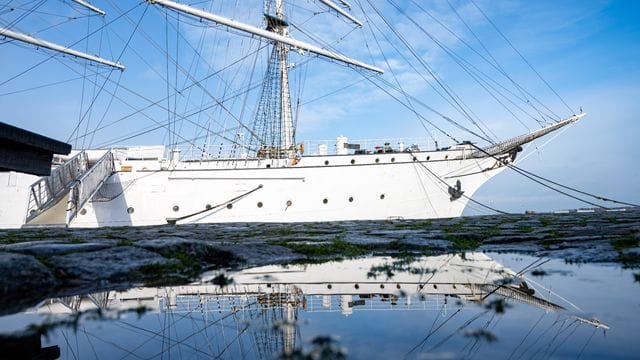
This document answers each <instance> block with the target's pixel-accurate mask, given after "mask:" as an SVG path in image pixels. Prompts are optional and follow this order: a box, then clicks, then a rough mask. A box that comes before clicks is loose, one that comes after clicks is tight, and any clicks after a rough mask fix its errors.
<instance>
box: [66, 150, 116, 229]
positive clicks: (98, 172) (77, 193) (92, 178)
mask: <svg viewBox="0 0 640 360" xmlns="http://www.w3.org/2000/svg"><path fill="white" fill-rule="evenodd" d="M114 172H115V163H114V156H113V152H112V151H107V152H106V153H105V154H104V155H103V156H102V157H101V158H100V159H99V160H98V161H96V163H95V164H94V165H93V166H92V167H91V168H90V169H89V170H87V171H86V172H85V173H84V174H83V175H82V176H80V177H79V178H78V179H77V180H76V181H75V182H74V183H73V185H72V186H71V189H70V192H69V201H68V202H67V224H69V222H70V221H71V220H73V218H74V217H75V216H76V215H77V213H78V211H80V209H82V207H83V206H84V205H85V204H86V203H87V201H89V200H90V199H91V198H92V197H93V195H94V194H95V193H96V192H97V191H98V190H99V189H100V187H101V186H102V184H104V182H105V181H106V180H107V178H109V176H111V175H112V174H113V173H114Z"/></svg>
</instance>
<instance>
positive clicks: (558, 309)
mask: <svg viewBox="0 0 640 360" xmlns="http://www.w3.org/2000/svg"><path fill="white" fill-rule="evenodd" d="M491 256H492V257H489V256H488V255H486V254H483V253H466V254H451V255H443V256H431V257H410V258H391V257H370V258H363V259H356V260H344V261H339V262H328V263H323V264H305V265H287V266H264V267H257V268H252V269H245V270H242V271H238V272H232V273H227V274H226V276H227V277H228V278H230V279H231V281H230V283H229V284H228V285H216V284H214V283H219V281H220V279H221V277H220V276H219V274H210V276H205V277H204V278H203V281H201V282H199V283H197V284H191V285H186V286H172V287H160V288H132V289H129V290H126V291H106V292H100V293H95V294H90V295H78V296H70V297H64V298H55V299H50V300H47V301H45V302H43V303H42V304H40V305H39V306H37V307H36V308H33V309H30V310H29V311H26V312H24V313H21V314H15V315H11V316H6V317H3V318H0V326H1V327H0V328H1V329H2V333H3V334H4V335H3V338H2V339H1V340H0V342H1V343H2V346H0V347H1V348H2V349H3V350H4V353H3V354H5V355H7V354H9V353H11V354H14V353H15V354H22V355H25V354H28V356H31V355H38V356H40V358H57V356H60V357H61V358H69V359H71V358H142V359H147V358H161V357H163V358H164V357H166V358H230V359H235V358H268V359H271V358H277V357H285V358H303V357H304V356H308V355H311V356H319V355H320V354H322V353H324V354H325V355H329V357H328V358H340V357H343V356H346V357H348V358H469V357H478V358H486V357H489V356H494V357H497V358H507V357H510V358H513V359H520V358H525V359H526V358H531V357H541V358H545V359H546V358H565V357H570V358H576V356H580V357H582V358H597V357H600V356H603V355H605V356H606V355H607V353H606V352H605V353H603V352H602V351H603V348H604V347H606V346H607V345H611V344H610V343H609V344H607V342H606V339H604V340H603V338H605V337H604V336H603V334H605V333H606V331H607V330H608V329H609V326H607V325H605V324H604V323H603V322H600V321H599V320H596V319H595V318H594V317H593V316H588V315H586V314H585V313H584V312H582V311H580V310H579V309H578V307H577V306H575V305H573V304H572V302H570V301H569V300H565V298H567V299H570V300H572V301H575V302H579V300H580V299H575V298H571V295H572V294H571V293H562V294H558V295H556V293H555V291H556V290H557V292H558V293H561V292H562V291H561V289H559V288H556V289H549V288H545V287H543V286H542V285H540V284H538V281H539V282H544V280H547V278H544V279H542V280H541V279H539V278H535V279H531V278H529V277H526V278H525V277H524V276H523V275H522V274H526V273H527V272H529V271H531V270H532V269H534V268H536V267H537V265H540V264H541V262H540V260H538V259H535V258H529V257H522V256H520V257H518V259H520V260H519V261H520V262H514V264H512V267H513V268H517V269H518V270H519V271H520V270H522V271H520V272H516V271H514V270H512V269H509V268H507V267H505V266H503V265H502V264H501V263H499V262H498V261H496V260H494V259H495V258H500V257H502V258H507V257H509V258H511V259H512V260H513V259H514V258H516V256H515V255H499V254H493V255H491ZM522 259H524V260H522ZM515 265H517V266H518V267H519V268H518V267H516V266H515ZM562 265H564V266H565V267H567V268H569V267H570V265H566V264H561V263H560V262H558V264H557V266H562ZM560 270H562V269H560ZM570 271H571V270H568V271H567V270H564V272H563V271H558V273H559V274H560V275H552V276H551V277H553V276H555V278H556V280H558V279H559V280H560V281H565V282H566V283H572V284H573V285H572V286H567V289H572V288H573V287H575V279H573V278H571V277H567V276H566V273H567V272H570ZM618 271H619V269H618ZM563 277H564V280H562V279H561V278H563ZM214 278H215V281H212V280H213V279H214ZM552 280H553V279H552ZM585 284H587V283H586V282H585ZM555 286H557V284H556V285H555ZM632 286H633V285H632ZM572 291H573V290H572ZM577 293H580V291H578V292H577ZM561 295H562V296H561ZM12 333H13V335H10V334H12ZM40 334H42V335H40ZM596 334H597V335H598V336H596ZM607 335H608V334H607ZM594 341H595V342H597V343H599V344H595V345H594V344H592V342H594ZM628 351H631V350H628ZM29 354H30V355H29ZM58 354H60V355H58ZM608 354H609V355H611V353H608ZM622 354H623V355H624V352H623V353H622ZM18 357H20V358H22V357H23V356H18ZM623 357H624V356H623Z"/></svg>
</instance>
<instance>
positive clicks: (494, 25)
mask: <svg viewBox="0 0 640 360" xmlns="http://www.w3.org/2000/svg"><path fill="white" fill-rule="evenodd" d="M469 1H470V2H471V3H472V4H473V6H475V8H476V9H478V11H480V13H481V14H482V16H483V17H484V18H485V19H487V21H488V22H489V24H491V26H492V27H493V28H494V29H495V30H496V32H497V33H498V34H499V35H500V36H501V37H502V38H503V39H504V40H505V41H506V42H507V44H509V46H510V47H511V48H512V49H513V51H515V52H516V54H518V55H519V56H520V57H521V58H522V60H523V61H524V62H525V64H527V65H528V66H529V68H531V70H533V72H534V73H535V74H536V75H537V76H538V78H540V80H542V82H543V83H544V84H545V85H546V86H547V87H548V88H549V89H550V90H551V91H552V92H553V93H554V94H555V95H556V96H557V97H558V99H560V101H561V102H562V103H563V104H564V106H566V107H567V109H568V110H569V112H570V113H572V112H574V110H573V109H571V107H570V106H569V105H568V104H567V103H566V102H565V101H564V99H563V98H562V97H561V96H560V94H558V93H557V92H556V91H555V89H554V88H553V87H552V86H551V85H550V84H549V83H548V82H547V81H546V80H545V79H544V78H543V77H542V75H540V73H539V72H538V71H537V70H536V69H535V68H534V67H533V65H531V63H530V62H529V61H528V60H527V59H526V58H525V57H524V55H523V54H522V53H521V52H520V51H518V49H517V48H516V47H515V46H514V45H513V43H512V42H511V41H509V39H508V38H507V37H506V36H505V35H504V33H503V32H502V31H500V29H499V28H498V26H496V24H495V23H494V22H493V21H492V20H491V19H490V18H489V16H488V15H487V14H486V13H485V12H484V11H482V9H481V8H480V7H479V6H478V4H476V2H475V1H474V0H469Z"/></svg>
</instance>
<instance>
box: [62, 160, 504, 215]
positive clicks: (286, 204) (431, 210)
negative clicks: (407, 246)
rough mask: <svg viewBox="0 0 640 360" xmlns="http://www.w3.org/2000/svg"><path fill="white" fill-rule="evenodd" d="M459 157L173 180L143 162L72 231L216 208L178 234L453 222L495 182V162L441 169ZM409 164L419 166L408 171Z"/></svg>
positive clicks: (196, 167) (199, 173) (315, 163)
mask: <svg viewBox="0 0 640 360" xmlns="http://www.w3.org/2000/svg"><path fill="white" fill-rule="evenodd" d="M460 154H461V151H440V152H420V153H416V154H409V153H387V154H376V155H346V156H345V155H342V156H335V155H334V156H313V157H303V158H302V160H301V161H300V162H299V163H298V164H296V165H295V166H288V165H287V166H284V167H277V165H278V160H273V161H272V160H228V161H221V160H216V161H209V162H180V163H178V164H177V166H176V167H175V168H174V169H173V170H161V166H160V165H159V164H157V163H156V166H155V169H154V167H153V165H154V164H153V163H149V162H146V161H123V162H122V166H131V167H132V171H131V172H118V173H116V174H114V175H113V176H112V177H111V178H110V179H109V180H108V181H107V183H106V184H105V185H104V187H103V188H102V189H101V191H100V194H99V195H100V196H97V197H95V198H94V199H93V200H92V201H91V202H89V203H88V204H87V205H86V206H85V207H84V210H81V211H80V213H79V215H78V216H77V218H75V219H74V220H73V221H72V223H71V224H69V226H73V227H96V226H141V225H160V224H167V219H170V218H179V217H182V216H186V215H189V214H193V213H196V212H199V211H202V210H205V209H206V208H207V207H208V206H209V207H213V208H212V209H211V210H209V211H206V212H203V213H202V214H198V215H194V216H191V217H188V218H186V219H184V220H180V221H178V224H187V223H219V222H315V221H344V220H385V219H428V218H441V217H455V216H460V215H461V214H462V211H463V210H464V208H465V206H466V204H467V201H468V200H467V198H466V197H470V196H472V195H473V193H474V192H475V191H476V190H477V189H478V188H479V187H480V186H481V185H482V184H483V183H484V182H485V181H487V180H488V179H489V178H490V177H491V176H493V175H495V174H496V173H497V172H498V169H495V170H492V171H484V172H482V170H483V169H486V168H489V167H491V166H492V165H493V164H494V163H495V162H496V161H495V160H494V159H469V160H445V159H444V158H445V156H446V157H447V158H448V159H449V158H455V157H456V156H459V155H460ZM414 155H415V156H416V157H417V158H418V159H417V161H413V157H414ZM427 156H429V158H430V160H429V161H426V158H427ZM376 159H377V160H378V162H377V163H376ZM352 160H353V161H354V164H351V161H352ZM280 161H282V160H280ZM325 161H328V162H329V164H328V165H325ZM267 165H270V167H269V168H267ZM423 166H426V167H427V168H428V169H429V170H430V171H432V172H434V173H435V174H437V175H438V176H439V177H441V178H442V179H445V181H446V182H447V183H448V184H449V185H452V186H455V184H456V181H457V180H460V182H461V184H462V191H464V196H462V197H460V198H458V199H456V200H453V201H452V200H451V199H450V194H449V193H448V191H447V190H448V187H447V186H446V185H445V184H443V183H442V182H441V181H439V180H438V179H436V178H435V177H434V176H433V175H432V174H430V173H429V172H428V171H427V170H425V168H424V167H423ZM143 169H144V170H143ZM460 175H466V176H462V177H459V176H460ZM260 186H262V187H260ZM252 190H255V191H253V192H252V193H250V194H248V195H246V196H244V197H242V195H244V194H246V193H247V192H250V191H252ZM101 196H102V199H99V198H100V197H101ZM239 196H241V198H239V199H237V200H235V201H230V200H231V199H234V198H236V197H239ZM260 205H261V206H260ZM127 210H129V211H127Z"/></svg>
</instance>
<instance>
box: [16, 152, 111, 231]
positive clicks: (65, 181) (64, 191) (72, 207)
mask: <svg viewBox="0 0 640 360" xmlns="http://www.w3.org/2000/svg"><path fill="white" fill-rule="evenodd" d="M114 173H115V158H114V156H113V152H112V151H110V150H107V151H106V152H105V153H104V155H102V156H101V157H100V158H99V159H98V160H97V161H95V162H91V161H90V160H89V156H88V154H87V152H86V151H84V150H83V151H80V152H79V153H77V154H76V155H75V156H73V157H72V158H71V159H69V160H67V161H65V162H64V163H63V164H62V165H60V166H58V167H56V168H55V169H53V170H51V175H49V176H44V177H41V178H40V179H38V180H37V181H36V182H35V183H33V184H32V185H31V188H30V190H29V203H28V206H27V215H26V221H25V227H30V226H69V224H71V221H73V219H74V218H75V217H76V216H77V215H78V212H79V211H80V210H81V209H82V208H83V207H84V206H85V205H86V203H87V202H88V201H89V200H90V199H91V198H92V197H93V196H94V195H95V193H96V192H97V191H98V190H99V189H100V187H101V186H102V184H104V182H105V181H106V180H107V179H108V178H109V177H110V176H111V175H112V174H114Z"/></svg>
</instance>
